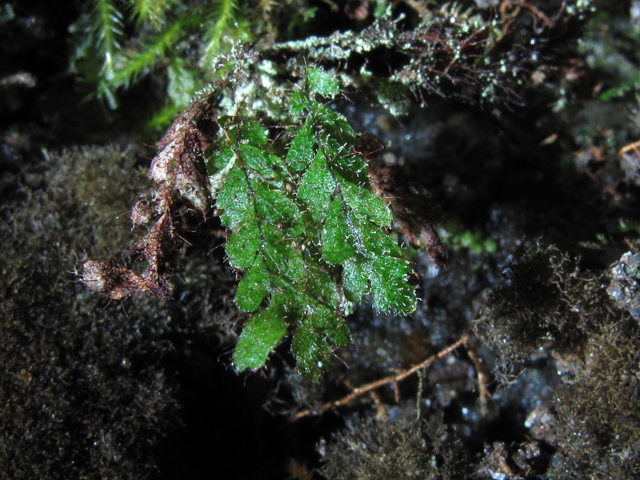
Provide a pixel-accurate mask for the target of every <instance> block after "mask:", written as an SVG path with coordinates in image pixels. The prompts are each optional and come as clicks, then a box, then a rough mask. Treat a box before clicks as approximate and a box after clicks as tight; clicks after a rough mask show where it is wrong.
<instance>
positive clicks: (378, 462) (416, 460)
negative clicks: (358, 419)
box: [320, 421, 465, 480]
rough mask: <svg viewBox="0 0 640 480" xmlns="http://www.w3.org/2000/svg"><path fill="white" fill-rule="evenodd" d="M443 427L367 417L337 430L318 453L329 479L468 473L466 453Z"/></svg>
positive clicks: (391, 479)
mask: <svg viewBox="0 0 640 480" xmlns="http://www.w3.org/2000/svg"><path fill="white" fill-rule="evenodd" d="M457 446H458V445H456V444H455V442H452V441H451V440H446V434H445V433H444V431H443V430H442V429H440V430H437V429H433V428H430V427H426V426H425V425H423V424H421V423H416V424H412V425H406V424H404V425H403V424H400V423H392V422H386V421H383V422H373V421H368V422H366V423H362V424H360V425H358V426H354V425H351V426H349V427H348V428H347V429H346V430H345V431H344V432H341V433H339V434H337V435H336V436H335V437H334V438H333V440H332V441H331V442H330V443H328V444H327V445H326V446H323V445H321V447H320V452H321V455H322V456H323V462H325V464H324V466H323V469H322V472H323V474H324V475H326V476H327V478H331V479H335V480H349V479H360V478H369V479H372V480H378V479H379V480H383V479H384V480H395V479H401V478H414V477H416V478H425V479H432V480H436V479H438V480H447V479H454V478H464V477H465V467H464V463H463V458H464V456H463V453H462V452H461V451H460V450H459V449H458V448H457Z"/></svg>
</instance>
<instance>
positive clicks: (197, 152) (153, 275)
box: [82, 100, 218, 300]
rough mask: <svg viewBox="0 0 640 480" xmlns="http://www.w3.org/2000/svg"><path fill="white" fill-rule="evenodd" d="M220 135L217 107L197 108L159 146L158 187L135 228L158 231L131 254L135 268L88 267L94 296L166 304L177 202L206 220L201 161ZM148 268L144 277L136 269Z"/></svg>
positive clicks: (139, 207)
mask: <svg viewBox="0 0 640 480" xmlns="http://www.w3.org/2000/svg"><path fill="white" fill-rule="evenodd" d="M217 130H218V122H217V119H216V116H215V113H214V111H213V107H212V106H211V105H210V104H208V103H207V102H206V100H198V101H196V102H194V103H193V104H192V105H191V107H189V109H187V110H186V111H185V112H184V113H183V114H182V115H181V116H180V117H178V119H177V120H176V121H175V122H173V125H171V127H170V128H169V130H167V133H165V135H164V137H163V138H162V140H161V141H160V144H159V147H158V150H159V153H158V154H157V155H156V156H155V157H154V159H153V160H152V162H151V168H150V169H149V178H151V180H153V182H154V183H153V186H152V187H151V189H150V190H149V191H148V192H145V193H144V194H142V195H141V196H140V198H139V199H138V201H137V202H136V204H135V205H134V207H133V209H132V210H131V221H132V223H133V225H134V226H142V225H149V224H150V223H151V221H152V220H153V219H154V218H157V219H158V220H157V221H156V223H155V225H153V227H151V229H150V230H149V232H148V233H147V234H146V235H145V236H144V237H142V238H141V239H140V240H139V241H138V242H137V243H136V244H135V245H134V246H133V248H132V249H131V250H130V252H129V262H130V263H131V264H132V265H131V267H129V268H128V267H124V266H120V265H118V264H117V263H115V262H113V261H110V260H102V259H98V260H88V261H86V262H84V264H83V267H84V271H83V274H82V280H83V282H84V283H85V284H86V285H87V286H88V287H89V288H90V289H91V290H93V291H94V292H99V293H101V294H103V295H104V296H106V297H108V298H110V299H112V300H118V299H121V298H124V297H127V296H129V295H131V294H132V293H136V292H150V293H151V294H152V295H154V296H155V297H156V298H159V299H163V298H166V297H167V296H168V294H169V275H168V274H167V273H166V272H165V270H166V265H165V262H166V260H167V256H168V254H169V253H170V252H171V251H173V250H175V248H176V245H177V243H178V241H177V239H178V238H179V236H178V235H176V233H175V225H174V223H173V216H174V202H175V196H176V194H177V193H180V195H181V196H182V198H184V199H185V200H186V201H187V202H188V203H189V204H190V205H191V206H192V207H193V208H194V209H195V210H196V211H197V212H199V213H202V215H204V216H206V215H207V213H208V212H209V210H210V196H209V188H208V180H207V175H206V168H205V165H204V161H203V158H202V154H203V153H204V151H205V150H206V149H207V147H209V145H211V142H212V139H213V136H214V135H215V133H216V132H217ZM142 262H146V263H147V267H146V269H145V270H144V272H143V273H142V274H141V275H138V274H136V273H134V272H133V270H132V267H133V266H134V265H135V264H138V263H142Z"/></svg>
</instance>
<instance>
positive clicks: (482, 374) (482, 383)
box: [463, 336, 489, 416]
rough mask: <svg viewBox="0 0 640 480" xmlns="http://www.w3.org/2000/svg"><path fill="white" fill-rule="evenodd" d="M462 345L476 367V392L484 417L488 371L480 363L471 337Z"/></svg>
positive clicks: (487, 389)
mask: <svg viewBox="0 0 640 480" xmlns="http://www.w3.org/2000/svg"><path fill="white" fill-rule="evenodd" d="M463 343H464V348H465V349H466V350H467V354H468V355H469V358H470V359H471V361H472V362H473V365H474V366H475V367H476V373H477V374H478V390H479V391H480V411H481V412H482V415H483V416H484V415H486V414H487V412H488V409H487V401H488V399H489V385H488V382H489V371H488V370H487V367H486V366H485V364H484V362H483V361H482V358H480V355H478V352H477V350H476V347H475V346H474V345H472V344H471V337H469V336H467V338H465V339H464V341H463Z"/></svg>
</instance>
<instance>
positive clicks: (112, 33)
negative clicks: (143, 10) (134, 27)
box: [94, 0, 123, 80]
mask: <svg viewBox="0 0 640 480" xmlns="http://www.w3.org/2000/svg"><path fill="white" fill-rule="evenodd" d="M94 2H95V8H94V28H95V31H96V34H97V35H96V36H97V40H98V45H99V47H100V49H101V50H102V53H103V54H104V76H105V78H106V79H107V80H110V79H111V78H112V77H113V72H114V64H113V62H114V57H115V54H116V51H117V50H118V49H119V48H120V44H119V42H118V40H119V38H120V37H121V36H122V34H123V24H122V12H120V11H119V10H118V9H117V7H116V6H115V5H114V3H113V1H112V0H94Z"/></svg>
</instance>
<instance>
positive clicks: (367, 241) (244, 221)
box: [208, 69, 416, 380]
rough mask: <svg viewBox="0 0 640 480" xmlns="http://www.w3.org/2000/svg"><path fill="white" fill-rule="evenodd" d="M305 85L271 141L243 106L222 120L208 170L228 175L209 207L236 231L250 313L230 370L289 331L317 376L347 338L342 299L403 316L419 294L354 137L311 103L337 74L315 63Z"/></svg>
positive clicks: (308, 372)
mask: <svg viewBox="0 0 640 480" xmlns="http://www.w3.org/2000/svg"><path fill="white" fill-rule="evenodd" d="M302 83H303V84H304V86H303V85H301V84H298V85H297V86H295V87H294V90H295V91H294V92H293V94H292V95H291V98H290V104H289V105H287V106H288V111H289V112H290V114H291V115H290V117H289V118H288V119H287V121H286V124H287V125H289V126H288V127H287V128H286V131H285V132H283V134H282V135H281V136H280V138H279V139H278V140H277V141H274V142H269V132H268V131H267V130H265V129H264V128H263V127H262V126H261V125H260V124H259V123H258V122H257V121H256V119H255V117H254V118H250V117H249V115H250V113H249V111H247V110H246V109H245V108H244V107H243V106H242V105H241V106H240V107H238V108H239V111H238V112H237V113H236V115H234V116H233V117H231V116H229V117H226V118H225V119H222V118H221V119H219V124H220V127H221V132H220V136H219V139H218V141H217V142H216V144H215V145H214V146H213V148H212V152H211V157H210V158H209V160H208V171H209V174H210V175H212V176H215V177H216V178H215V183H216V184H217V183H220V180H219V178H218V176H219V175H220V173H223V174H224V177H225V178H224V179H223V182H224V184H223V186H222V188H221V189H220V190H219V192H218V195H217V198H216V208H217V211H218V212H219V213H220V215H221V216H220V218H221V220H222V223H223V224H224V225H225V226H226V227H228V228H229V229H231V230H232V231H233V233H232V235H231V236H230V238H229V241H228V242H227V244H226V246H225V250H226V253H227V255H228V259H229V263H230V265H231V266H232V267H233V268H234V269H236V270H237V271H242V272H244V273H243V275H242V279H241V280H240V283H239V284H238V288H237V290H236V295H235V301H236V305H237V306H238V307H239V308H240V309H242V310H244V311H245V312H247V313H249V314H250V315H251V316H250V317H249V320H248V321H247V323H246V324H245V327H244V330H243V331H242V334H241V335H240V339H239V341H238V345H237V348H236V352H235V353H234V356H233V361H234V364H235V366H236V368H237V369H238V371H243V370H245V369H251V370H255V369H258V368H261V367H262V366H263V365H264V364H265V361H266V359H267V357H268V355H269V353H270V351H271V350H272V349H273V348H274V347H275V346H276V344H277V343H278V342H279V341H280V340H281V339H282V338H283V337H284V336H285V335H286V334H287V331H288V329H289V328H291V329H295V333H294V336H293V341H292V347H291V348H292V351H293V353H294V355H295V357H296V359H297V364H298V369H299V370H300V372H301V373H302V374H303V375H305V376H307V377H309V378H312V379H314V380H317V379H318V378H319V377H320V375H321V374H322V372H323V371H324V370H325V369H326V368H327V367H328V366H329V365H330V359H331V355H332V352H333V351H334V349H335V348H336V347H339V346H343V345H346V344H348V343H349V341H350V339H351V335H350V332H349V327H348V326H347V323H346V321H345V315H346V308H347V305H353V304H356V303H358V302H359V301H361V300H362V298H363V297H364V296H365V295H370V296H371V299H372V303H373V306H374V308H376V309H377V310H380V311H390V310H394V311H396V312H398V313H400V314H409V313H411V312H412V311H414V310H415V308H416V296H415V291H414V289H413V287H412V286H411V285H410V284H409V283H408V282H407V278H408V274H409V273H410V272H411V267H410V266H409V262H408V261H407V260H406V259H405V258H404V254H403V251H402V249H401V248H400V246H399V245H398V243H397V237H396V236H395V235H394V234H393V233H392V232H391V230H390V228H391V225H392V223H393V215H392V213H391V211H390V210H389V209H388V207H387V206H386V205H385V204H384V202H383V201H382V200H381V199H380V198H379V197H377V196H376V195H374V194H373V193H372V192H371V191H370V186H371V185H370V179H369V177H368V175H367V174H368V167H367V165H366V163H365V162H364V160H363V159H362V158H360V157H359V156H358V154H357V152H356V151H355V147H354V145H355V133H354V131H353V129H352V128H351V127H350V126H349V124H348V122H347V120H346V118H345V117H344V116H342V115H341V114H339V113H336V112H334V111H333V110H331V108H329V107H327V106H326V105H324V104H323V103H320V101H321V100H324V99H331V98H335V97H336V96H337V95H338V94H339V93H340V89H339V85H338V81H337V80H336V78H335V76H333V75H330V74H329V73H327V72H325V71H323V70H321V69H312V70H310V71H309V72H308V76H307V78H306V81H304V82H302ZM247 103H248V104H250V103H251V102H250V101H248V102H247ZM210 182H211V184H213V183H214V181H213V180H210Z"/></svg>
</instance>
